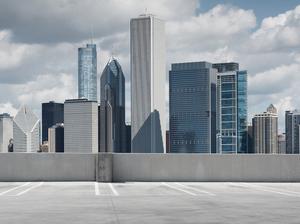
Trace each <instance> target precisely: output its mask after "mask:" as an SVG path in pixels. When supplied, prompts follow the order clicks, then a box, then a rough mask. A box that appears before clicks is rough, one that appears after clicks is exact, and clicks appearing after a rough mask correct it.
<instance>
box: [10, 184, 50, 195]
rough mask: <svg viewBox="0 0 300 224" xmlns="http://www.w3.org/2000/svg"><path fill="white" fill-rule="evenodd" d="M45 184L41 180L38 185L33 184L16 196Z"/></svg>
mask: <svg viewBox="0 0 300 224" xmlns="http://www.w3.org/2000/svg"><path fill="white" fill-rule="evenodd" d="M43 184H44V182H40V183H38V184H36V185H33V186H31V187H30V188H27V189H26V190H24V191H21V192H20V193H18V194H16V195H15V196H20V195H23V194H25V193H27V192H28V191H31V190H32V189H35V188H38V187H40V186H42V185H43Z"/></svg>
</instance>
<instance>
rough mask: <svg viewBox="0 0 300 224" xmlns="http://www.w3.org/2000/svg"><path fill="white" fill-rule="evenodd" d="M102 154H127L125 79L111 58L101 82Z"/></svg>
mask: <svg viewBox="0 0 300 224" xmlns="http://www.w3.org/2000/svg"><path fill="white" fill-rule="evenodd" d="M100 86H101V88H100V91H101V92H100V93H101V96H100V99H101V103H100V119H101V120H100V152H126V127H125V78H124V74H123V71H122V68H121V66H120V64H119V63H118V61H117V60H116V59H114V58H111V59H110V60H109V62H108V63H107V65H106V66H105V68H104V70H103V72H102V75H101V80H100Z"/></svg>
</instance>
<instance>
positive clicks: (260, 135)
mask: <svg viewBox="0 0 300 224" xmlns="http://www.w3.org/2000/svg"><path fill="white" fill-rule="evenodd" d="M252 126H253V143H254V152H255V153H263V154H269V153H278V115H277V110H276V108H275V107H274V106H273V105H272V104H271V105H270V106H269V107H268V109H267V111H266V112H264V113H261V114H256V115H255V116H254V118H253V119H252Z"/></svg>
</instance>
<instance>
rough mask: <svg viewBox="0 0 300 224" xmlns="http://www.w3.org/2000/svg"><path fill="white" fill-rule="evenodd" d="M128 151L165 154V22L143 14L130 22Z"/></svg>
mask: <svg viewBox="0 0 300 224" xmlns="http://www.w3.org/2000/svg"><path fill="white" fill-rule="evenodd" d="M130 63H131V64H130V65H131V108H132V110H131V139H132V144H131V150H132V152H133V153H137V152H144V153H163V152H165V149H164V148H165V147H164V146H165V137H164V135H165V130H166V124H165V82H166V67H165V66H166V48H165V25H164V21H162V20H160V19H158V18H156V17H154V16H153V15H142V16H140V17H138V18H134V19H131V21H130Z"/></svg>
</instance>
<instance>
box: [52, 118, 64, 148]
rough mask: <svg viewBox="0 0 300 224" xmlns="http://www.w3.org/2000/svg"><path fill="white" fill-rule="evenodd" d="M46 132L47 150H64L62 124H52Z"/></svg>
mask: <svg viewBox="0 0 300 224" xmlns="http://www.w3.org/2000/svg"><path fill="white" fill-rule="evenodd" d="M48 132H49V134H48V136H49V140H48V151H49V152H64V124H56V125H53V126H52V127H50V128H49V129H48Z"/></svg>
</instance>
